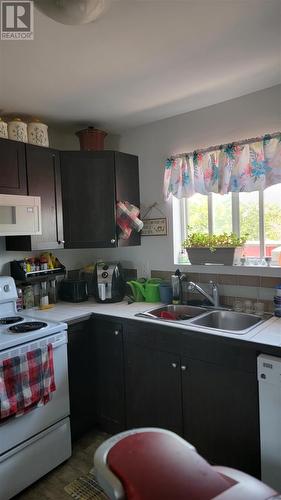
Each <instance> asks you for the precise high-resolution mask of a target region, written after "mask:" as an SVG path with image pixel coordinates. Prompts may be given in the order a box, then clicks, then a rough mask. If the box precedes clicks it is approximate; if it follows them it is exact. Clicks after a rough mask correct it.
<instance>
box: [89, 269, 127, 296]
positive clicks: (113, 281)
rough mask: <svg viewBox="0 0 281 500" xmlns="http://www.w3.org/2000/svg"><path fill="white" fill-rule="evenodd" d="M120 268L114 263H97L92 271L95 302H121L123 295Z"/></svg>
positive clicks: (123, 288) (123, 283)
mask: <svg viewBox="0 0 281 500" xmlns="http://www.w3.org/2000/svg"><path fill="white" fill-rule="evenodd" d="M125 285H126V283H125V280H124V276H123V270H122V266H121V264H119V263H116V262H97V263H96V266H95V270H94V290H93V291H94V297H95V299H96V301H97V302H101V303H107V302H121V300H123V298H124V295H125Z"/></svg>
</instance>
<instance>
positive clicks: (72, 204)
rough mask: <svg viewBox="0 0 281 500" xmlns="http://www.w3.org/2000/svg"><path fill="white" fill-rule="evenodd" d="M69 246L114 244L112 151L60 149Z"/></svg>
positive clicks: (67, 244) (106, 245) (90, 246)
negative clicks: (67, 150) (68, 150)
mask: <svg viewBox="0 0 281 500" xmlns="http://www.w3.org/2000/svg"><path fill="white" fill-rule="evenodd" d="M61 159H62V161H61V165H62V187H63V216H64V231H65V247H66V248H95V247H102V248H106V247H115V246H116V245H117V237H116V225H115V202H116V201H115V200H116V199H115V171H114V153H113V152H112V151H101V152H100V153H99V152H88V151H74V152H65V153H61Z"/></svg>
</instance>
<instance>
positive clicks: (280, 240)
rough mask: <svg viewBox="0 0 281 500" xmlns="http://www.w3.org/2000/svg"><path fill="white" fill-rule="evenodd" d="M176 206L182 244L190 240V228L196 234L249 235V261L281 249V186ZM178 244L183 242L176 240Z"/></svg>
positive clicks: (199, 198)
mask: <svg viewBox="0 0 281 500" xmlns="http://www.w3.org/2000/svg"><path fill="white" fill-rule="evenodd" d="M176 203H178V212H177V213H178V215H179V217H180V224H179V227H180V232H181V238H180V239H181V241H182V240H183V239H184V238H185V237H186V233H187V226H190V227H192V229H193V230H198V231H200V232H209V233H210V234H218V233H223V232H226V233H230V232H234V233H237V234H238V235H244V234H248V239H247V242H246V244H245V251H244V254H245V256H246V257H256V258H263V257H270V256H271V252H272V250H273V249H274V248H276V247H278V246H280V245H281V184H275V185H274V186H271V187H268V188H267V189H265V190H264V191H260V192H259V191H254V192H251V193H246V192H242V193H228V194H226V195H219V194H215V193H210V194H209V195H208V196H203V195H201V194H195V195H193V196H192V197H191V198H184V199H182V200H180V201H178V200H175V204H176ZM175 204H174V208H175ZM178 241H179V238H178V240H176V239H175V242H178ZM177 250H179V248H177Z"/></svg>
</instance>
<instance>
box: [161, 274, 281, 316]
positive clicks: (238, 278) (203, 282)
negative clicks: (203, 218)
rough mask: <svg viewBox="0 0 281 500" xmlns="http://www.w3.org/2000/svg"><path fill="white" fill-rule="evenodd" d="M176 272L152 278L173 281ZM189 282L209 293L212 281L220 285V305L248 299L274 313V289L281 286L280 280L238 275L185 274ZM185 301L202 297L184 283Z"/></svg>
mask: <svg viewBox="0 0 281 500" xmlns="http://www.w3.org/2000/svg"><path fill="white" fill-rule="evenodd" d="M172 274H174V271H157V270H152V271H151V276H152V277H156V276H157V277H159V278H163V279H164V280H166V281H171V275H172ZM184 274H186V277H187V280H188V281H194V282H195V283H198V284H199V285H200V286H202V288H204V289H206V291H208V283H209V281H210V280H212V281H214V282H215V283H217V284H218V285H219V294H220V303H221V304H222V305H225V306H227V307H232V306H233V303H234V301H235V299H237V298H240V299H241V300H242V301H245V300H247V299H249V300H251V301H253V302H256V301H257V300H258V301H261V302H263V303H264V307H265V311H268V312H272V311H273V309H274V307H273V296H274V288H275V287H276V286H277V285H279V284H281V279H280V278H274V277H263V276H244V275H238V274H235V275H234V274H233V275H232V274H227V275H225V274H205V273H204V274H203V273H202V274H201V273H184ZM183 294H184V299H185V300H188V299H191V298H192V299H195V298H196V299H197V298H202V296H201V295H200V294H199V293H197V292H192V293H190V292H188V291H187V290H186V287H185V286H184V282H183Z"/></svg>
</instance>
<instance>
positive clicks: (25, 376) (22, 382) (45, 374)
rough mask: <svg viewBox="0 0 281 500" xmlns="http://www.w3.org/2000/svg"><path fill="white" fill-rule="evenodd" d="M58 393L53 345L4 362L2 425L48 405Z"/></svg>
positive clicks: (0, 397) (0, 396)
mask: <svg viewBox="0 0 281 500" xmlns="http://www.w3.org/2000/svg"><path fill="white" fill-rule="evenodd" d="M55 390H56V384H55V376H54V359H53V347H52V344H48V345H46V346H43V347H40V348H38V349H34V350H33V351H29V352H26V353H24V354H20V355H19V356H14V357H12V358H8V359H4V360H2V361H0V423H1V422H2V421H3V420H6V419H7V418H9V417H12V416H20V415H23V414H24V413H27V412H28V411H30V410H31V409H32V408H34V407H35V406H38V405H40V404H42V405H45V404H46V403H48V401H50V399H51V393H52V392H54V391H55Z"/></svg>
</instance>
